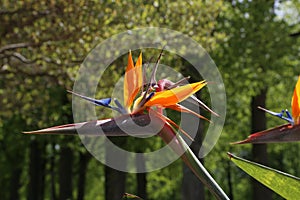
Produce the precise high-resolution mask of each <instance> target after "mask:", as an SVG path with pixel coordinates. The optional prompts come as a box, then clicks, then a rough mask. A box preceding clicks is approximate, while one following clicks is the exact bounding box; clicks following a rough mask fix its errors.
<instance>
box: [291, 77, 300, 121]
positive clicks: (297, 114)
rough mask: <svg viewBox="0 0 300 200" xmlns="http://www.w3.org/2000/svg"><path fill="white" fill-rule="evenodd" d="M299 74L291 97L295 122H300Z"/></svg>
mask: <svg viewBox="0 0 300 200" xmlns="http://www.w3.org/2000/svg"><path fill="white" fill-rule="evenodd" d="M299 98H300V76H299V78H298V82H297V84H296V87H295V90H294V94H293V98H292V115H293V119H294V122H295V124H299V123H300V99H299Z"/></svg>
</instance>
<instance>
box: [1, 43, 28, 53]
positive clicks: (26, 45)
mask: <svg viewBox="0 0 300 200" xmlns="http://www.w3.org/2000/svg"><path fill="white" fill-rule="evenodd" d="M32 45H33V44H32V43H28V42H23V43H16V44H8V45H5V46H3V47H1V48H0V53H2V52H4V51H7V50H12V49H18V48H26V47H29V46H32Z"/></svg>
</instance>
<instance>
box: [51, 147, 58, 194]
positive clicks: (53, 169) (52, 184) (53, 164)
mask: <svg viewBox="0 0 300 200" xmlns="http://www.w3.org/2000/svg"><path fill="white" fill-rule="evenodd" d="M51 146H52V152H53V153H52V155H51V156H50V180H51V183H50V188H51V189H50V190H51V192H50V193H51V194H50V199H51V200H56V199H57V198H56V188H55V143H54V142H53V143H52V144H51Z"/></svg>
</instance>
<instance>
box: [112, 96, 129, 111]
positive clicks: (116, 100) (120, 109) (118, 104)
mask: <svg viewBox="0 0 300 200" xmlns="http://www.w3.org/2000/svg"><path fill="white" fill-rule="evenodd" d="M114 102H115V104H116V105H117V106H118V109H119V112H120V113H122V114H126V113H127V111H126V110H125V108H124V107H123V106H122V104H121V103H120V102H119V101H118V99H116V98H114Z"/></svg>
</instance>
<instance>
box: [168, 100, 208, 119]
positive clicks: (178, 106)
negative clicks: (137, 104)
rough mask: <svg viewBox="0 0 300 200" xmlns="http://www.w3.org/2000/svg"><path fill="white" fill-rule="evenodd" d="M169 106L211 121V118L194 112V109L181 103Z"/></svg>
mask: <svg viewBox="0 0 300 200" xmlns="http://www.w3.org/2000/svg"><path fill="white" fill-rule="evenodd" d="M167 108H170V109H172V110H176V111H179V112H185V113H190V114H193V115H195V116H196V117H199V118H200V119H204V120H206V121H209V122H210V120H208V119H207V118H206V117H203V116H202V115H200V114H198V113H196V112H194V111H192V110H190V109H188V108H186V107H184V106H182V105H180V104H174V105H171V106H168V107H167Z"/></svg>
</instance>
